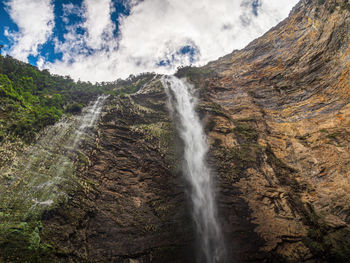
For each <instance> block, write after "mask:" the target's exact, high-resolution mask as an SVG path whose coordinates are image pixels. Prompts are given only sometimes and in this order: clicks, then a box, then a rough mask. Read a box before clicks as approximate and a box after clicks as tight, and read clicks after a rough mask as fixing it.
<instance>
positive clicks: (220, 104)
mask: <svg viewBox="0 0 350 263" xmlns="http://www.w3.org/2000/svg"><path fill="white" fill-rule="evenodd" d="M349 6H350V5H349V4H348V2H347V1H343V0H341V1H335V0H326V1H311V0H302V1H301V2H299V4H298V5H297V6H296V7H295V8H294V9H293V11H292V12H291V14H290V16H289V18H287V19H286V20H285V21H283V22H281V23H280V24H279V25H278V26H276V27H275V28H273V29H271V30H270V31H269V32H268V33H266V34H265V35H264V36H262V37H261V38H259V39H257V40H255V41H253V42H252V43H251V44H249V45H248V46H247V47H246V48H245V49H243V50H239V51H234V52H233V53H231V54H229V55H227V56H225V57H222V58H220V59H218V60H217V61H214V62H211V63H209V64H208V65H206V66H204V67H201V68H191V67H185V68H182V69H179V71H178V72H177V76H178V77H184V78H187V80H188V81H189V82H191V83H192V84H194V85H195V88H196V90H197V93H198V94H197V95H198V98H199V99H200V103H199V107H198V111H199V112H200V115H201V117H202V120H203V122H204V123H205V128H206V132H207V134H208V139H209V142H210V145H211V148H210V154H209V157H208V161H209V163H210V165H211V166H212V167H213V170H215V171H216V182H217V183H216V188H217V199H218V200H217V202H218V204H219V216H220V221H221V223H222V228H223V231H224V234H225V239H226V244H227V248H228V259H227V262H348V259H349V257H350V238H349V234H350V228H349V226H350V191H349V190H350V179H349V176H350V174H349V168H350V166H349V161H348V159H349V157H350V156H349V155H350V146H349V145H348V143H349V141H350V106H349V96H350V95H349V94H350V93H349V88H350V77H349V71H350V47H349V36H350V34H349V28H350V11H349V10H350V9H349ZM166 103H167V97H166V94H165V92H164V88H163V87H162V85H161V82H160V76H154V78H153V79H152V80H151V81H149V82H148V83H147V84H145V85H144V86H143V88H142V89H141V90H139V91H138V92H137V93H135V94H132V95H120V96H116V97H110V98H109V99H108V101H107V102H106V104H105V107H104V109H103V112H102V116H101V119H100V122H99V125H98V129H97V134H96V136H95V137H94V141H93V142H90V143H89V144H87V145H85V146H83V149H82V152H84V154H85V155H86V156H88V159H87V160H85V161H84V162H81V161H80V162H79V159H78V160H76V172H75V177H76V178H78V180H79V187H77V188H74V189H73V190H70V191H69V193H68V194H69V198H68V200H67V201H66V202H63V203H60V204H59V205H56V206H55V207H54V208H52V209H48V210H47V211H45V212H44V213H43V214H42V215H41V218H40V222H41V224H42V226H41V227H40V228H39V229H38V230H37V232H40V233H39V234H40V238H41V239H40V242H42V243H45V244H49V245H47V246H46V249H45V250H43V249H42V248H41V247H39V248H40V251H37V257H36V258H35V261H38V262H40V261H42V262H48V261H47V260H50V262H51V261H52V262H140V263H141V262H194V256H195V255H194V252H193V251H194V248H193V246H194V239H195V234H194V230H193V226H192V222H191V218H190V215H189V214H190V213H189V209H190V207H189V206H188V200H187V194H186V188H187V185H186V181H185V180H184V178H183V176H182V174H181V163H182V151H183V147H182V142H181V140H180V138H179V137H178V135H177V132H176V128H175V122H174V120H172V119H171V118H170V114H169V111H168V108H167V105H166ZM0 244H1V242H0ZM0 248H2V250H3V251H7V252H6V253H5V254H4V255H5V256H3V258H2V259H3V260H5V261H15V260H17V261H22V262H23V261H25V259H23V257H21V255H20V253H19V252H21V251H22V250H23V248H18V247H17V248H16V247H15V248H13V247H9V246H6V243H5V245H3V243H2V246H1V247H0ZM39 248H38V249H39ZM8 251H10V252H8ZM14 253H16V255H15V256H13V255H14ZM0 259H1V256H0ZM45 260H46V261H45Z"/></svg>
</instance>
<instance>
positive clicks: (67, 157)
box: [0, 95, 107, 237]
mask: <svg viewBox="0 0 350 263" xmlns="http://www.w3.org/2000/svg"><path fill="white" fill-rule="evenodd" d="M106 98H107V96H104V95H102V96H100V97H98V98H97V100H96V101H94V102H93V103H91V104H90V105H89V106H88V107H86V108H84V109H83V112H82V114H81V115H76V116H71V117H69V118H64V119H63V120H61V121H60V122H58V123H56V124H55V125H53V126H49V127H47V128H46V129H45V130H44V131H42V133H41V136H40V138H39V139H38V140H37V141H36V142H35V143H34V144H32V145H31V146H29V147H28V148H27V149H26V150H25V151H24V152H23V153H22V154H21V155H20V156H18V159H19V160H20V163H18V164H17V165H10V166H6V167H0V211H6V209H7V207H14V208H13V209H12V210H11V213H12V214H13V217H11V218H10V217H9V218H8V222H9V223H11V222H16V221H20V220H23V218H25V217H26V216H27V215H28V214H29V213H34V212H35V214H40V211H44V210H46V209H47V208H48V207H50V206H52V205H54V203H55V202H56V201H57V200H59V199H60V200H61V199H62V198H66V190H67V189H71V188H73V187H75V184H76V181H77V180H76V178H75V177H74V169H75V168H74V160H76V159H77V156H78V154H82V153H81V152H78V151H77V150H78V149H79V147H78V145H79V143H80V142H81V141H84V142H85V141H86V140H85V137H88V136H91V135H92V134H93V132H91V128H93V127H94V126H95V124H96V122H97V120H98V118H99V117H100V115H101V110H102V106H103V104H104V102H105V100H106ZM4 175H8V176H7V177H4ZM6 178H8V179H6ZM8 193H16V194H15V195H9V194H8ZM0 219H1V218H0ZM0 237H1V235H0Z"/></svg>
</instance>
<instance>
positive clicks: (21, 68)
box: [0, 55, 154, 142]
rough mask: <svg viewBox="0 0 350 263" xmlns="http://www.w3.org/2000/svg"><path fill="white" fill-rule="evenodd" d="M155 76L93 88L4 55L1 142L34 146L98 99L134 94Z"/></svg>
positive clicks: (0, 72) (0, 59)
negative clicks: (53, 126) (53, 127)
mask: <svg viewBox="0 0 350 263" xmlns="http://www.w3.org/2000/svg"><path fill="white" fill-rule="evenodd" d="M153 76H154V74H152V73H145V74H141V75H138V76H134V75H131V76H129V78H128V79H126V80H121V79H119V80H116V81H114V82H102V83H95V84H92V83H90V82H82V81H74V80H73V79H71V78H70V77H69V76H64V77H63V76H58V75H53V74H50V73H49V71H48V70H45V69H44V70H39V69H38V68H37V67H35V66H32V65H30V64H27V63H24V62H21V61H19V60H16V59H14V58H12V57H10V56H2V55H0V141H3V140H4V138H8V139H14V138H18V137H20V138H22V139H23V140H24V141H25V142H31V141H32V140H33V139H34V138H35V134H36V133H37V132H38V131H40V130H41V129H42V128H44V127H45V126H47V125H51V124H54V123H55V122H57V121H58V120H59V119H60V118H61V117H62V115H63V114H77V113H79V112H80V111H81V109H82V107H84V106H85V105H87V104H88V103H89V102H90V101H91V100H92V99H94V98H96V96H98V95H100V94H111V95H123V94H130V93H134V92H136V91H137V90H138V89H140V88H141V87H142V85H144V84H145V83H147V81H149V80H150V79H152V78H153Z"/></svg>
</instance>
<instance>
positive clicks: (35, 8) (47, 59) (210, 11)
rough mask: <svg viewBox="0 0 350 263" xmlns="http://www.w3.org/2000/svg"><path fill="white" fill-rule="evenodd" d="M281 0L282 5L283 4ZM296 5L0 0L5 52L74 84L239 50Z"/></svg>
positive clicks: (165, 69)
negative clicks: (64, 76) (68, 79)
mask: <svg viewBox="0 0 350 263" xmlns="http://www.w3.org/2000/svg"><path fill="white" fill-rule="evenodd" d="M281 2H282V3H281ZM296 3H297V0H284V1H280V0H215V1H214V0H193V1H188V0H143V1H142V0H76V1H69V0H54V1H50V0H7V1H4V0H2V1H1V2H0V22H1V27H0V28H1V31H0V44H3V45H4V46H5V47H4V48H3V50H2V53H3V54H9V55H11V56H14V57H16V58H17V59H20V60H22V61H25V62H29V63H31V64H33V65H36V66H38V67H39V68H47V69H49V70H50V71H51V72H52V73H55V74H60V75H70V76H71V77H73V78H74V79H81V80H89V81H93V82H94V81H112V80H115V79H117V78H125V77H127V76H128V75H129V74H138V73H141V72H145V71H148V72H159V73H167V74H170V73H172V72H174V70H175V69H176V68H177V67H178V66H181V65H189V64H193V65H203V64H205V63H207V62H209V61H211V60H214V59H217V58H218V57H220V56H223V55H225V54H227V53H230V52H232V50H234V49H240V48H243V47H244V46H245V45H247V44H248V43H249V42H250V41H252V40H253V39H254V38H256V37H258V36H260V35H262V34H263V33H264V32H266V31H267V30H268V29H270V28H271V27H272V26H274V25H276V24H277V23H278V22H279V21H281V20H282V19H284V18H285V17H286V16H287V15H288V13H289V11H290V10H291V8H292V7H293V6H294V5H295V4H296Z"/></svg>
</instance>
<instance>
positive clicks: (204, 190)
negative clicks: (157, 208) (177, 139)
mask: <svg viewBox="0 0 350 263" xmlns="http://www.w3.org/2000/svg"><path fill="white" fill-rule="evenodd" d="M162 83H163V86H164V88H165V91H166V93H167V95H168V97H169V107H170V111H171V113H172V114H173V115H175V114H176V117H178V118H179V120H180V127H178V129H179V131H180V135H181V138H182V139H183V141H184V145H185V149H184V150H185V152H184V154H185V156H184V157H185V165H184V173H185V174H186V177H187V180H188V181H189V183H190V185H191V199H192V204H193V219H194V221H195V224H196V227H197V233H198V242H199V245H200V249H201V255H200V256H199V258H198V261H199V262H205V263H218V262H223V261H224V260H225V259H224V254H225V246H224V242H223V237H222V233H221V228H220V225H219V223H218V220H217V212H216V204H215V197H214V189H213V188H214V186H213V182H212V175H211V172H210V169H209V167H208V166H207V163H206V155H207V152H208V144H207V138H206V136H205V133H204V130H203V127H202V124H201V122H200V119H199V116H198V115H197V113H196V111H195V108H196V102H197V101H196V98H195V97H194V96H193V89H192V86H191V85H190V84H189V83H187V82H186V81H184V80H180V79H178V78H176V77H174V76H167V77H163V78H162Z"/></svg>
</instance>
